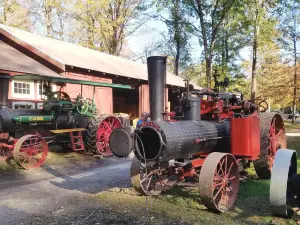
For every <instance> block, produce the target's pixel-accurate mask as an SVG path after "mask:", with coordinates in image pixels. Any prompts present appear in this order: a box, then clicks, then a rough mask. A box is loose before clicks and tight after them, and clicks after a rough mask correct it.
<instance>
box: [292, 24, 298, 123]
mask: <svg viewBox="0 0 300 225" xmlns="http://www.w3.org/2000/svg"><path fill="white" fill-rule="evenodd" d="M295 28H296V18H294V29H295ZM295 36H296V35H295ZM293 44H294V93H293V119H292V123H295V122H296V119H295V113H296V95H297V89H296V86H297V40H296V37H294V39H293Z"/></svg>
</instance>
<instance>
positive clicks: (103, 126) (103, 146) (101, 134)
mask: <svg viewBox="0 0 300 225" xmlns="http://www.w3.org/2000/svg"><path fill="white" fill-rule="evenodd" d="M121 126H122V125H121V122H120V120H119V119H118V118H117V117H115V116H108V117H106V118H105V119H104V120H102V121H101V123H100V125H99V127H98V129H97V133H96V148H97V151H98V154H100V155H104V156H112V152H111V150H110V146H109V137H110V134H111V132H112V131H113V129H116V128H119V127H121Z"/></svg>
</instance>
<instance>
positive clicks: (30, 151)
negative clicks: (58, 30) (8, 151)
mask: <svg viewBox="0 0 300 225" xmlns="http://www.w3.org/2000/svg"><path fill="white" fill-rule="evenodd" d="M13 155H14V159H15V161H16V163H17V164H18V165H19V166H21V167H23V168H24V169H34V168H38V167H40V166H41V165H43V164H44V163H45V161H46V158H47V155H48V144H47V142H46V141H45V139H43V138H42V137H40V136H37V135H25V136H23V137H22V138H20V139H19V140H18V142H17V143H16V145H15V148H14V152H13Z"/></svg>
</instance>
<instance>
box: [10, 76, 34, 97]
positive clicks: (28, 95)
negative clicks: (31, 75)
mask: <svg viewBox="0 0 300 225" xmlns="http://www.w3.org/2000/svg"><path fill="white" fill-rule="evenodd" d="M15 83H22V84H26V85H29V90H30V93H29V94H27V93H26V94H23V93H22V94H21V93H15ZM11 92H12V97H13V98H20V99H22V98H25V99H34V81H31V82H30V81H23V80H13V81H12V90H11Z"/></svg>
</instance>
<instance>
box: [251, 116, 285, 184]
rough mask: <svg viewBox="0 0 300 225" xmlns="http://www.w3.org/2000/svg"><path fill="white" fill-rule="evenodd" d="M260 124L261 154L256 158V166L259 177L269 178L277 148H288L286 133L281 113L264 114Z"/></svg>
mask: <svg viewBox="0 0 300 225" xmlns="http://www.w3.org/2000/svg"><path fill="white" fill-rule="evenodd" d="M260 125H261V128H260V156H259V158H258V159H257V160H254V168H255V171H256V174H257V176H258V177H259V178H261V179H269V178H271V171H272V167H273V163H274V159H275V155H276V152H277V150H278V149H280V148H282V149H285V148H286V134H285V128H284V123H283V119H282V117H281V116H280V115H279V114H276V115H274V114H270V113H265V114H262V115H261V116H260Z"/></svg>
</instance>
